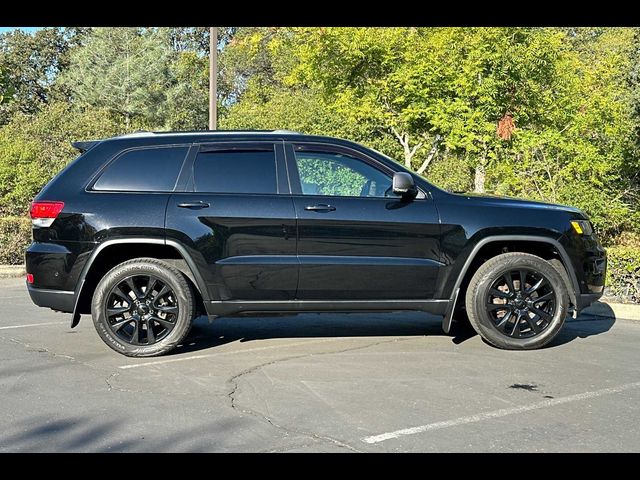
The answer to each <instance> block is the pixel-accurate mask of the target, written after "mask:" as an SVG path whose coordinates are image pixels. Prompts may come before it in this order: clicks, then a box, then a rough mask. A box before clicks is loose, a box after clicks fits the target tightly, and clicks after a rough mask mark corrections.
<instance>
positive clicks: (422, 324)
mask: <svg viewBox="0 0 640 480" xmlns="http://www.w3.org/2000/svg"><path fill="white" fill-rule="evenodd" d="M426 335H443V332H442V317H438V316H434V315H429V314H426V313H422V312H390V313H298V314H286V315H265V314H261V315H259V316H236V317H219V318H216V319H215V320H213V321H211V322H209V320H208V319H207V318H206V317H199V318H197V319H196V320H195V321H194V324H193V327H192V329H191V332H190V333H189V335H188V336H187V338H186V339H185V341H184V342H183V344H182V345H180V346H178V347H177V348H176V349H175V350H173V351H172V352H170V353H168V354H167V355H176V354H183V353H187V352H194V351H199V350H204V349H207V348H215V347H219V346H221V345H224V344H226V343H230V342H235V341H240V342H249V341H252V340H265V339H269V338H327V337H385V336H389V337H397V336H416V337H418V336H426Z"/></svg>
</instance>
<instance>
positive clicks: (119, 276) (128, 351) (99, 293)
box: [91, 261, 193, 357]
mask: <svg viewBox="0 0 640 480" xmlns="http://www.w3.org/2000/svg"><path fill="white" fill-rule="evenodd" d="M134 275H153V276H155V277H157V278H158V279H160V280H161V281H163V282H166V284H167V285H169V287H170V288H171V289H172V290H173V292H174V293H175V295H176V300H177V302H178V315H177V319H176V325H175V327H174V328H173V330H171V332H169V334H168V335H167V336H166V337H165V338H163V339H162V340H160V341H159V342H157V343H154V344H153V345H149V346H144V345H130V344H127V343H125V342H123V341H122V340H121V339H120V338H118V337H117V336H116V335H115V334H113V333H112V332H111V330H109V328H108V327H107V326H106V323H107V322H108V319H107V315H106V311H105V309H106V305H105V303H106V300H107V295H108V294H109V292H110V291H111V289H112V288H113V287H114V286H115V285H117V284H119V283H120V282H122V281H123V280H124V279H126V278H127V277H131V276H134ZM187 288H188V287H187ZM189 293H190V292H188V291H185V288H184V285H181V284H180V282H179V281H178V279H177V278H176V275H175V274H174V273H173V272H172V271H171V270H169V269H167V268H163V267H162V265H159V264H156V263H147V262H144V261H138V262H133V263H125V264H121V265H118V266H116V267H114V268H113V269H112V270H110V271H109V272H108V273H107V274H106V275H105V276H104V278H103V279H102V280H101V281H100V282H99V284H98V286H97V288H96V290H95V293H94V295H93V300H92V302H91V315H92V317H93V324H94V326H95V328H96V331H97V332H98V335H100V338H102V340H103V341H104V342H105V343H106V344H107V345H108V346H109V347H111V348H112V349H113V350H115V351H116V352H118V353H121V354H123V355H127V356H135V357H145V356H154V355H158V354H160V353H163V352H166V351H168V350H171V349H172V348H174V347H175V346H176V345H177V344H178V343H179V342H180V341H181V340H182V339H183V338H184V336H185V335H186V334H187V332H188V330H189V329H190V327H191V320H192V310H193V300H192V298H190V295H189Z"/></svg>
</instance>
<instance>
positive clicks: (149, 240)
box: [71, 237, 209, 328]
mask: <svg viewBox="0 0 640 480" xmlns="http://www.w3.org/2000/svg"><path fill="white" fill-rule="evenodd" d="M131 243H135V244H150V245H166V246H169V247H173V248H175V249H176V250H177V251H178V253H179V254H180V256H181V257H182V258H183V259H184V261H185V262H186V263H187V267H188V268H189V270H191V274H192V275H193V278H194V280H195V282H196V285H197V287H198V289H199V290H200V294H201V295H202V299H203V300H204V301H205V302H207V301H208V300H209V294H208V291H207V285H206V283H205V281H204V279H203V278H202V275H201V274H200V271H199V270H198V268H197V267H196V264H195V262H194V261H193V258H191V255H190V254H189V252H188V251H187V249H186V248H185V247H184V245H182V244H181V243H180V242H178V241H176V240H172V239H164V238H154V237H125V238H114V239H111V240H105V241H104V242H101V243H100V244H98V246H97V247H96V248H95V249H94V250H93V251H92V252H91V256H90V257H89V259H88V260H87V262H86V263H85V265H84V267H83V268H82V272H81V273H80V278H79V280H78V286H77V287H76V291H75V302H74V307H73V315H72V317H71V328H74V327H75V326H77V325H78V323H80V314H79V313H78V303H79V301H80V296H81V295H82V290H83V288H84V282H85V279H86V278H87V274H88V273H89V271H90V270H91V266H92V265H93V262H94V261H95V259H96V258H97V257H98V255H100V252H102V250H104V249H105V248H107V247H109V246H111V245H119V244H131Z"/></svg>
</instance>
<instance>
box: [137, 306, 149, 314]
mask: <svg viewBox="0 0 640 480" xmlns="http://www.w3.org/2000/svg"><path fill="white" fill-rule="evenodd" d="M137 310H138V315H146V314H147V313H149V305H146V304H144V303H141V304H140V305H138V308H137Z"/></svg>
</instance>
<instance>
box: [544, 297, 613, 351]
mask: <svg viewBox="0 0 640 480" xmlns="http://www.w3.org/2000/svg"><path fill="white" fill-rule="evenodd" d="M615 323H616V314H615V313H614V311H613V309H612V308H611V307H610V306H609V305H607V304H606V303H603V302H594V303H593V305H591V306H590V307H589V308H587V309H585V310H583V311H582V312H581V313H580V316H578V318H571V317H568V318H567V320H566V321H565V324H564V327H563V328H562V330H561V331H560V333H559V334H558V336H557V337H556V338H554V339H553V340H552V341H551V342H549V343H548V344H547V345H546V347H545V348H553V347H558V346H560V345H564V344H566V343H569V342H571V341H573V340H576V339H577V338H587V337H591V336H593V335H600V334H601V333H605V332H608V331H609V330H610V329H611V327H613V325H614V324H615Z"/></svg>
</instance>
